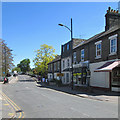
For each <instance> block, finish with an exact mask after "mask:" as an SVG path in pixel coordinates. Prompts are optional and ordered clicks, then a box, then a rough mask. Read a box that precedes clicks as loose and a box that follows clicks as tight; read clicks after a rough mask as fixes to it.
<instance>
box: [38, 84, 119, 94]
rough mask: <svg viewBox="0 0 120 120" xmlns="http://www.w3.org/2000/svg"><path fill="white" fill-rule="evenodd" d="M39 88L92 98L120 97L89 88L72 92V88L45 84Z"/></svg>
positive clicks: (109, 92)
mask: <svg viewBox="0 0 120 120" xmlns="http://www.w3.org/2000/svg"><path fill="white" fill-rule="evenodd" d="M37 87H42V88H49V89H53V90H57V91H61V92H65V93H69V94H72V95H79V94H86V95H90V96H100V95H106V96H119V93H117V92H111V91H105V90H100V89H96V88H89V89H88V90H87V89H81V88H79V89H74V90H72V89H71V87H69V86H61V87H58V86H56V85H46V84H44V83H41V84H40V86H37Z"/></svg>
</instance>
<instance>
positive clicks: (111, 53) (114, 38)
mask: <svg viewBox="0 0 120 120" xmlns="http://www.w3.org/2000/svg"><path fill="white" fill-rule="evenodd" d="M117 36H118V35H117V34H115V35H112V36H110V37H109V40H110V54H109V55H115V54H116V53H117ZM112 40H115V45H113V46H112V45H111V43H112ZM112 47H113V49H114V47H115V51H114V52H111V51H112V49H111V48H112Z"/></svg>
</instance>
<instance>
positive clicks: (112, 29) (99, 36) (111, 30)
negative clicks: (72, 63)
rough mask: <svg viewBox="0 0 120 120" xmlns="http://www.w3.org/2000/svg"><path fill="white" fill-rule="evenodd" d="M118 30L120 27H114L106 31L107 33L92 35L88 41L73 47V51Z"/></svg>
mask: <svg viewBox="0 0 120 120" xmlns="http://www.w3.org/2000/svg"><path fill="white" fill-rule="evenodd" d="M118 29H120V26H118V25H116V26H114V27H112V28H110V29H109V30H107V31H103V32H101V33H98V34H96V35H94V36H93V37H91V38H89V39H88V40H86V41H84V42H82V43H80V44H78V45H77V46H76V47H74V48H73V49H75V48H78V47H79V46H82V45H84V44H87V43H89V42H91V41H94V40H96V39H98V38H101V37H103V36H105V35H108V34H109V33H112V32H114V31H116V30H118Z"/></svg>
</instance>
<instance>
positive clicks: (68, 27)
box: [58, 18, 73, 89]
mask: <svg viewBox="0 0 120 120" xmlns="http://www.w3.org/2000/svg"><path fill="white" fill-rule="evenodd" d="M58 25H59V26H63V27H65V28H67V29H68V30H69V31H70V33H71V44H72V45H71V46H72V48H71V53H72V54H71V59H72V86H71V89H73V31H72V18H71V29H70V28H69V27H67V26H66V25H63V24H58Z"/></svg>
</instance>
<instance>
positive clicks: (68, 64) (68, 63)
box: [67, 59, 70, 67]
mask: <svg viewBox="0 0 120 120" xmlns="http://www.w3.org/2000/svg"><path fill="white" fill-rule="evenodd" d="M67 66H68V67H69V66H70V62H69V59H67Z"/></svg>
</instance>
